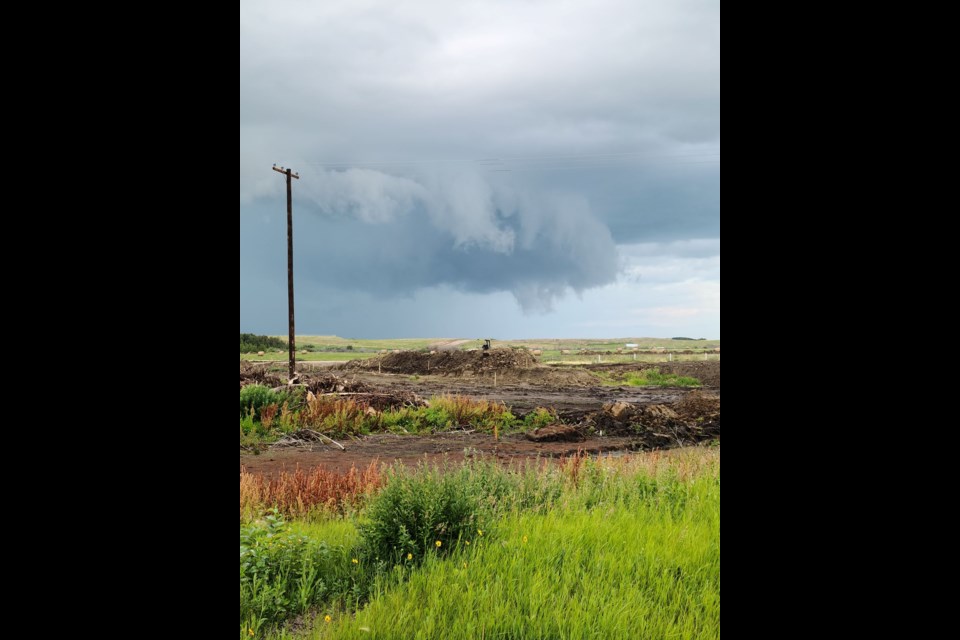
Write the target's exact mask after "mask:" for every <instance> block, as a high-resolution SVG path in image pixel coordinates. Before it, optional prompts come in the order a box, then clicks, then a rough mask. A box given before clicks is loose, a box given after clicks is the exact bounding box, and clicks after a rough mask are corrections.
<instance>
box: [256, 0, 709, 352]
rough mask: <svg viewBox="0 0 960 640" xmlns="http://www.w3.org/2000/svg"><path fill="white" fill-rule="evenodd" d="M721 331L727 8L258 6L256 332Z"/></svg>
mask: <svg viewBox="0 0 960 640" xmlns="http://www.w3.org/2000/svg"><path fill="white" fill-rule="evenodd" d="M275 164H278V165H281V166H287V167H291V168H293V169H294V170H296V171H297V172H299V174H300V176H301V180H299V181H297V182H295V184H294V207H295V213H294V218H295V220H294V227H295V271H296V288H297V333H298V334H300V335H339V336H342V337H347V338H357V339H363V338H404V337H424V338H426V337H446V338H470V339H474V338H481V337H482V338H496V339H504V340H506V339H522V338H616V337H673V336H681V335H682V336H690V337H694V338H700V337H702V338H710V339H719V338H720V3H719V1H718V0H715V1H701V0H658V1H654V0H589V1H587V0H542V1H541V0H481V1H476V2H474V1H471V0H465V1H458V2H450V1H449V0H436V1H435V0H412V1H407V2H402V3H398V2H387V1H385V0H324V1H323V2H312V1H308V0H269V1H266V0H241V1H240V331H241V332H248V333H262V334H272V335H281V334H285V333H286V328H287V286H286V277H287V269H286V200H285V185H284V179H283V177H282V176H280V175H278V174H277V173H274V172H273V171H272V169H271V168H272V167H273V165H275Z"/></svg>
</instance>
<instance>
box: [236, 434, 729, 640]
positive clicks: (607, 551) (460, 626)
mask: <svg viewBox="0 0 960 640" xmlns="http://www.w3.org/2000/svg"><path fill="white" fill-rule="evenodd" d="M343 522H345V523H347V522H355V523H356V524H357V525H358V528H357V530H358V531H359V535H356V534H355V532H354V531H353V530H351V532H350V536H355V537H354V538H352V540H353V542H354V544H353V546H352V547H349V546H343V547H339V546H337V545H333V544H332V543H330V542H329V540H328V539H326V538H324V539H322V540H321V541H320V542H322V543H323V544H325V545H326V546H322V547H317V549H319V550H321V551H313V550H311V549H313V547H310V546H309V544H314V543H317V541H316V539H314V540H313V542H308V543H307V544H308V546H306V547H303V549H304V553H302V554H301V553H297V554H295V555H294V556H293V557H294V558H296V560H295V561H293V560H291V561H290V562H288V563H287V564H286V565H282V563H280V564H281V565H282V566H284V567H286V568H285V569H283V570H277V571H271V572H269V576H268V578H266V579H264V580H261V581H260V582H259V583H257V585H256V588H254V586H253V585H252V584H248V587H249V588H248V591H247V592H246V596H245V592H244V589H243V584H241V637H243V636H244V634H247V635H249V631H250V629H254V630H255V635H262V636H263V637H272V638H290V637H294V636H296V634H291V632H289V631H284V630H277V629H276V627H273V626H272V625H273V624H274V623H276V622H279V621H282V620H284V619H289V617H290V616H291V615H295V614H296V613H299V612H302V611H304V610H306V609H308V608H311V609H312V610H313V611H315V612H317V613H318V614H319V615H318V617H317V618H316V622H315V623H314V624H313V625H308V626H312V628H311V629H309V631H308V632H306V637H313V638H360V637H363V638H366V637H378V638H398V639H399V638H438V639H440V638H517V639H519V638H587V637H590V638H595V637H604V638H607V637H609V638H621V637H622V638H633V637H639V638H668V637H669V638H674V637H676V638H714V637H719V625H720V454H719V451H716V450H706V449H698V450H692V451H681V452H673V453H662V454H651V455H644V456H638V457H635V458H629V459H621V460H616V461H610V460H604V461H595V460H592V459H585V458H579V457H578V458H575V459H573V460H569V461H567V462H566V463H564V464H562V465H547V464H544V465H541V466H528V467H526V468H524V469H520V470H515V469H514V470H510V469H504V468H501V467H498V466H495V465H489V464H484V463H478V464H474V465H470V466H467V467H463V468H460V469H457V470H452V471H447V472H444V471H442V470H438V469H434V468H421V469H418V470H417V471H415V472H413V473H411V472H409V471H406V470H403V469H402V468H395V469H393V470H392V471H391V472H390V473H389V474H388V475H387V477H386V484H385V486H384V488H383V489H382V490H381V491H380V493H378V494H377V495H376V496H375V497H374V498H373V499H372V501H370V502H369V503H366V506H365V507H364V508H363V510H362V511H361V512H359V513H351V514H350V515H349V516H348V518H347V520H345V521H343ZM255 526H259V525H255ZM318 526H319V525H318ZM243 531H244V530H243V528H241V566H243V551H242V550H243ZM313 533H315V534H318V535H321V536H325V535H327V534H326V533H325V532H324V530H323V529H316V530H314V531H313V532H308V533H307V537H311V536H312V534H313ZM298 535H300V534H298ZM342 540H344V538H341V541H342ZM437 543H439V545H438V544H437ZM300 544H301V545H303V544H304V543H303V542H302V541H301V543H300ZM317 544H319V543H317ZM347 544H348V545H349V540H348V541H347ZM274 545H275V547H274V548H278V547H282V546H283V545H278V544H277V543H274ZM295 546H296V545H295ZM333 547H337V549H338V550H337V551H336V552H332V551H330V550H331V549H332V548H333ZM268 548H269V547H268ZM297 548H300V547H297ZM314 553H320V555H321V556H322V557H321V559H322V560H323V562H327V564H325V565H323V567H324V568H323V570H322V571H320V572H319V573H316V574H313V573H309V572H307V573H308V578H307V579H305V578H303V575H304V572H305V571H306V570H305V569H302V567H304V566H306V565H305V563H306V562H307V561H308V560H309V559H310V557H311V555H312V554H314ZM331 553H332V554H333V555H330V554H331ZM281 557H284V558H285V557H286V556H281ZM331 558H335V560H334V559H331ZM347 558H349V560H347ZM310 561H311V562H313V561H312V560H310ZM328 561H329V562H328ZM268 566H273V565H269V563H268ZM241 579H243V569H241ZM304 580H307V582H304ZM248 583H249V581H248ZM298 585H301V586H298ZM302 585H306V586H302ZM311 585H312V586H311ZM331 585H333V586H331ZM297 593H302V594H303V595H302V596H298V597H294V595H295V594H297ZM265 594H266V595H265ZM270 594H272V596H271V595H270ZM291 594H294V595H291ZM281 596H282V597H281ZM245 597H246V598H247V604H246V609H245V604H244V598H245ZM270 597H273V598H274V600H273V601H274V602H280V603H281V606H277V607H272V608H271V607H270V606H269V603H270V602H271V600H270ZM251 603H253V604H251ZM291 603H292V604H291ZM258 607H259V608H258ZM244 611H247V613H248V615H247V617H246V618H245V617H244V615H243V614H244ZM251 612H258V613H256V615H254V614H252V613H251ZM328 617H329V622H328V621H327V618H328ZM253 623H256V626H251V625H252V624H253ZM244 625H247V626H244ZM271 629H273V631H271ZM371 633H372V635H370V634H371ZM303 635H304V634H303V633H301V634H300V635H299V636H296V637H303Z"/></svg>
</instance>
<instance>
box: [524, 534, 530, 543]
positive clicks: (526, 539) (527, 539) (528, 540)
mask: <svg viewBox="0 0 960 640" xmlns="http://www.w3.org/2000/svg"><path fill="white" fill-rule="evenodd" d="M528 542H530V538H528V537H527V536H523V544H527V543H528Z"/></svg>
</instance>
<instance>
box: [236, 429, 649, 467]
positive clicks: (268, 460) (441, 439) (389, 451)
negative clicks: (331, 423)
mask: <svg viewBox="0 0 960 640" xmlns="http://www.w3.org/2000/svg"><path fill="white" fill-rule="evenodd" d="M343 444H344V445H345V446H346V448H347V450H346V451H340V450H335V449H332V448H330V447H326V446H322V445H316V446H314V447H313V448H312V449H306V450H304V449H297V450H280V451H270V452H269V453H265V454H263V455H260V456H240V469H241V470H246V471H247V472H249V473H276V472H279V471H295V470H296V469H298V468H299V469H312V468H316V467H323V468H324V469H327V470H330V471H338V472H347V471H349V470H350V469H351V468H353V467H356V468H357V469H364V468H366V467H367V466H369V465H370V463H372V462H378V461H379V462H384V463H388V464H389V463H394V462H402V463H403V464H405V465H407V466H416V465H418V464H420V463H421V462H428V463H442V462H450V463H463V462H464V461H465V460H469V459H473V458H477V457H484V458H493V459H495V460H498V461H500V462H504V463H522V462H523V461H535V460H536V459H538V458H561V457H570V456H574V455H577V453H578V452H583V453H586V454H589V455H599V454H604V453H613V452H628V451H635V450H640V448H641V447H640V446H639V445H638V444H637V443H635V441H634V439H632V438H594V439H591V440H589V441H587V442H583V443H569V442H549V443H535V442H529V441H528V440H527V439H526V438H525V437H524V436H520V435H518V436H510V437H507V438H503V439H502V440H500V441H499V442H497V441H496V440H494V438H493V436H490V435H484V434H476V433H469V434H464V433H445V434H439V435H434V436H423V437H411V436H393V435H378V436H370V437H369V438H364V439H363V440H357V441H348V442H344V443H343Z"/></svg>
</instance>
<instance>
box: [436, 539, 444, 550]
mask: <svg viewBox="0 0 960 640" xmlns="http://www.w3.org/2000/svg"><path fill="white" fill-rule="evenodd" d="M436 544H437V549H439V548H440V547H442V546H443V543H442V542H440V541H439V540H437V543H436Z"/></svg>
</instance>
